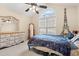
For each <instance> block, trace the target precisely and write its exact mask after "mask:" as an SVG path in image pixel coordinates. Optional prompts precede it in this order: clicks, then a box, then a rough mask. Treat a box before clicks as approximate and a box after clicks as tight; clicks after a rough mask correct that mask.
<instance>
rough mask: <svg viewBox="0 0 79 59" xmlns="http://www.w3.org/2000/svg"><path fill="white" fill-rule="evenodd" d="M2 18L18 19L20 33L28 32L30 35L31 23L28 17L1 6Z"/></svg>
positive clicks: (0, 13)
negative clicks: (29, 25)
mask: <svg viewBox="0 0 79 59" xmlns="http://www.w3.org/2000/svg"><path fill="white" fill-rule="evenodd" d="M0 16H14V17H15V18H16V19H18V20H19V31H23V32H26V33H27V35H28V24H29V21H30V18H29V17H27V16H26V15H25V16H24V15H21V14H18V13H15V12H13V11H11V10H9V9H8V8H6V7H4V6H1V5H0ZM7 29H9V28H7ZM27 35H26V36H27Z"/></svg>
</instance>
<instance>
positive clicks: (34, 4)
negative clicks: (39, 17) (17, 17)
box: [25, 3, 37, 6]
mask: <svg viewBox="0 0 79 59" xmlns="http://www.w3.org/2000/svg"><path fill="white" fill-rule="evenodd" d="M25 4H28V5H32V6H37V4H36V3H25Z"/></svg>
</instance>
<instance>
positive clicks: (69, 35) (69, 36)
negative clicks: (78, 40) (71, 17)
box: [66, 32, 74, 39]
mask: <svg viewBox="0 0 79 59" xmlns="http://www.w3.org/2000/svg"><path fill="white" fill-rule="evenodd" d="M66 37H67V38H68V39H72V38H73V37H74V34H73V33H71V32H69V33H68V34H67V35H66Z"/></svg>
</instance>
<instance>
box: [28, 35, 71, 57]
mask: <svg viewBox="0 0 79 59" xmlns="http://www.w3.org/2000/svg"><path fill="white" fill-rule="evenodd" d="M33 46H44V47H47V48H49V49H52V50H55V51H57V52H59V53H62V54H63V55H65V56H69V55H70V51H71V46H70V43H69V41H68V38H66V37H64V36H62V35H35V36H33V37H32V38H31V40H29V42H28V47H29V49H30V48H31V47H33Z"/></svg>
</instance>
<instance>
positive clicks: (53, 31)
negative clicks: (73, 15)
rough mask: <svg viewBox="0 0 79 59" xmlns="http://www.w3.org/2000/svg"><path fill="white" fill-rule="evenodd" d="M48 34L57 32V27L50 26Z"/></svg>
mask: <svg viewBox="0 0 79 59" xmlns="http://www.w3.org/2000/svg"><path fill="white" fill-rule="evenodd" d="M47 34H56V28H48V33H47Z"/></svg>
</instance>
